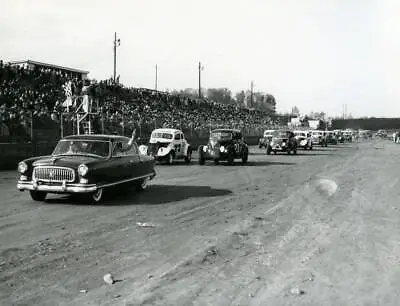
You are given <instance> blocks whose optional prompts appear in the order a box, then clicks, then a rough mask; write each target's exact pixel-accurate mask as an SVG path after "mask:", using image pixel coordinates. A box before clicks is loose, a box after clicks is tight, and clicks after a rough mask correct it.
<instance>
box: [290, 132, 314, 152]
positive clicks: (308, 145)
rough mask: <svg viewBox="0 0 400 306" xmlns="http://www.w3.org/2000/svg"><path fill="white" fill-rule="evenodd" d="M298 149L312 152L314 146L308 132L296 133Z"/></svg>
mask: <svg viewBox="0 0 400 306" xmlns="http://www.w3.org/2000/svg"><path fill="white" fill-rule="evenodd" d="M294 134H295V137H296V140H297V147H298V148H302V149H304V150H312V149H313V144H312V140H311V133H310V132H308V131H294Z"/></svg>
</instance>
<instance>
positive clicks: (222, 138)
mask: <svg viewBox="0 0 400 306" xmlns="http://www.w3.org/2000/svg"><path fill="white" fill-rule="evenodd" d="M198 151H199V164H200V165H204V164H205V162H206V160H213V161H214V163H215V164H218V163H219V162H220V161H228V163H229V164H233V163H234V160H235V159H239V158H240V159H241V160H242V163H244V164H245V163H247V160H248V156H249V148H248V146H247V144H246V143H245V141H244V138H243V136H242V133H241V132H240V131H239V130H235V129H216V130H213V131H211V133H210V137H209V140H208V143H207V145H201V146H199V149H198Z"/></svg>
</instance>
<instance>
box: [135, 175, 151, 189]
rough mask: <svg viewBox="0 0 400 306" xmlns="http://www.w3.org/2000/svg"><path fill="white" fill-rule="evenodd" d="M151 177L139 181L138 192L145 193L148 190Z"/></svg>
mask: <svg viewBox="0 0 400 306" xmlns="http://www.w3.org/2000/svg"><path fill="white" fill-rule="evenodd" d="M149 180H150V179H149V177H145V178H142V179H140V180H139V181H138V183H137V187H136V188H137V190H138V191H144V190H146V188H147V186H148V184H149Z"/></svg>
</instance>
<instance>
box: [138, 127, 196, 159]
mask: <svg viewBox="0 0 400 306" xmlns="http://www.w3.org/2000/svg"><path fill="white" fill-rule="evenodd" d="M140 150H141V152H143V153H144V154H147V155H150V156H153V157H154V159H155V160H156V161H165V162H167V164H169V165H172V164H173V163H174V161H176V160H184V161H185V162H186V163H187V164H189V163H190V162H191V160H192V147H191V146H190V144H189V143H188V142H187V141H186V139H185V136H184V134H183V132H182V131H181V130H177V129H155V130H154V131H153V132H152V133H151V136H150V141H149V143H148V145H147V146H144V145H143V146H141V147H140Z"/></svg>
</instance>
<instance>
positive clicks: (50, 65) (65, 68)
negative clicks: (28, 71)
mask: <svg viewBox="0 0 400 306" xmlns="http://www.w3.org/2000/svg"><path fill="white" fill-rule="evenodd" d="M9 64H11V65H19V64H31V65H38V66H45V67H49V68H56V69H62V70H69V71H73V72H77V73H82V74H88V73H89V71H86V70H80V69H75V68H69V67H63V66H58V65H53V64H47V63H42V62H37V61H32V60H23V61H12V62H9Z"/></svg>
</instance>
